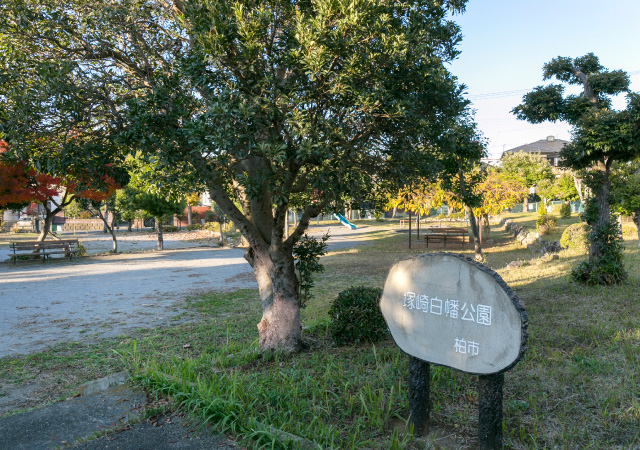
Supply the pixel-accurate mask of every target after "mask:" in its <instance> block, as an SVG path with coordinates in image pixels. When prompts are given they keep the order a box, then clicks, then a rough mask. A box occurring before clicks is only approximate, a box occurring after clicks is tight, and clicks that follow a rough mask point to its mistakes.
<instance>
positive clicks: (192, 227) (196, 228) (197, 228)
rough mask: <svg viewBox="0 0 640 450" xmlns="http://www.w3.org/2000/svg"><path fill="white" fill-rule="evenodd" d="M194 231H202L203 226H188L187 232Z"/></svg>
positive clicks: (195, 224)
mask: <svg viewBox="0 0 640 450" xmlns="http://www.w3.org/2000/svg"><path fill="white" fill-rule="evenodd" d="M194 230H202V225H199V224H197V223H194V224H191V225H187V231H194Z"/></svg>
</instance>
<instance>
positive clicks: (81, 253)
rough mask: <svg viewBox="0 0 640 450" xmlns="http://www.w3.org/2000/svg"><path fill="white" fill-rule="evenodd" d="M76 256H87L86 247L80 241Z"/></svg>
mask: <svg viewBox="0 0 640 450" xmlns="http://www.w3.org/2000/svg"><path fill="white" fill-rule="evenodd" d="M78 256H87V249H86V248H85V246H84V245H82V243H81V242H78V252H77V253H76V257H78Z"/></svg>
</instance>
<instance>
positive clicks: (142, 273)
mask: <svg viewBox="0 0 640 450" xmlns="http://www.w3.org/2000/svg"><path fill="white" fill-rule="evenodd" d="M327 231H329V233H330V234H331V239H330V241H329V248H330V249H337V248H345V247H352V246H355V245H360V244H363V243H365V242H366V240H365V238H364V236H365V235H366V234H368V233H370V232H372V231H378V229H377V228H376V227H365V228H361V229H358V230H355V231H351V230H349V229H347V228H344V227H340V226H332V227H330V228H329V227H326V226H324V227H318V226H315V227H311V228H310V230H309V234H312V235H314V236H320V235H322V234H324V233H326V232H327ZM61 237H62V238H73V235H69V236H67V235H64V236H61ZM76 237H77V238H78V239H80V241H81V242H82V243H83V245H84V246H85V247H86V249H87V253H88V254H89V255H96V254H101V253H105V252H108V251H109V250H110V249H111V238H110V237H109V236H104V235H102V234H89V235H79V236H76ZM215 240H216V239H215V238H213V237H211V236H210V235H209V234H208V233H206V232H199V233H198V232H192V233H185V232H182V233H169V234H166V235H165V241H164V245H165V251H163V252H156V251H153V249H155V245H156V242H155V235H154V234H151V233H121V235H120V236H118V249H119V250H120V251H121V252H136V253H120V254H117V255H105V256H92V257H91V258H79V259H78V260H77V261H76V262H68V261H52V262H51V263H50V264H42V263H39V262H28V263H23V264H19V265H18V266H14V265H12V264H8V263H4V264H0V358H1V357H5V356H10V355H16V354H26V353H33V352H37V351H41V350H43V349H45V348H46V347H48V346H50V345H52V344H55V343H58V342H63V341H74V340H81V339H88V338H92V339H93V338H104V337H111V336H117V335H119V334H122V333H123V332H124V331H126V330H128V329H132V328H140V327H152V326H158V325H160V324H166V323H170V322H171V321H172V320H174V319H175V317H176V316H177V315H178V314H179V313H181V312H183V309H182V308H181V307H180V306H181V303H182V302H183V301H184V299H185V297H186V296H187V295H189V294H194V293H198V292H205V291H211V290H234V289H240V288H254V287H256V281H255V278H254V277H253V272H252V271H251V268H250V267H249V265H248V264H247V262H246V261H245V259H244V258H243V253H244V249H240V248H226V247H225V248H219V247H217V246H215ZM7 258H8V250H7V248H3V249H1V251H0V261H2V260H6V259H7Z"/></svg>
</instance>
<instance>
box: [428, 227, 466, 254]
mask: <svg viewBox="0 0 640 450" xmlns="http://www.w3.org/2000/svg"><path fill="white" fill-rule="evenodd" d="M468 236H469V234H468V232H467V229H466V228H458V227H438V228H435V227H434V228H427V231H426V233H425V234H424V241H425V243H426V244H427V248H429V242H431V243H437V242H442V245H443V248H444V249H445V250H446V249H447V241H448V242H456V243H457V242H459V243H460V244H461V245H462V246H464V244H465V243H466V241H467V237H468Z"/></svg>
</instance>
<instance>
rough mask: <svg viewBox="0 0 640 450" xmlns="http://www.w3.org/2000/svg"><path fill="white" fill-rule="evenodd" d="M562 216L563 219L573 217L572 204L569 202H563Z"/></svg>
mask: <svg viewBox="0 0 640 450" xmlns="http://www.w3.org/2000/svg"><path fill="white" fill-rule="evenodd" d="M559 213H560V217H561V218H563V219H568V218H569V217H571V205H570V204H569V203H563V204H562V205H561V206H560V211H559Z"/></svg>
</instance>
